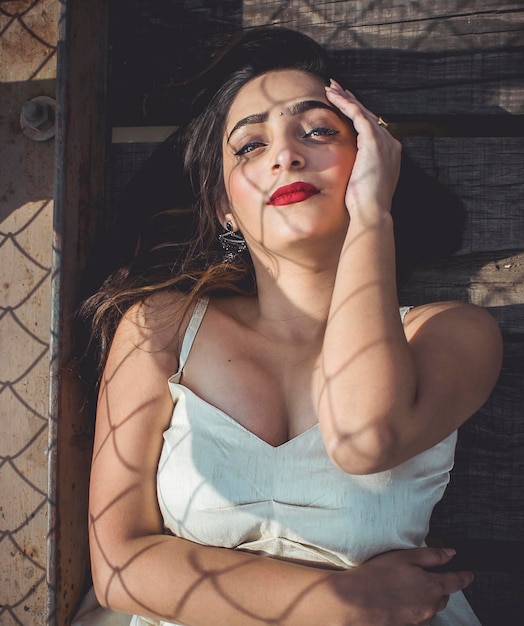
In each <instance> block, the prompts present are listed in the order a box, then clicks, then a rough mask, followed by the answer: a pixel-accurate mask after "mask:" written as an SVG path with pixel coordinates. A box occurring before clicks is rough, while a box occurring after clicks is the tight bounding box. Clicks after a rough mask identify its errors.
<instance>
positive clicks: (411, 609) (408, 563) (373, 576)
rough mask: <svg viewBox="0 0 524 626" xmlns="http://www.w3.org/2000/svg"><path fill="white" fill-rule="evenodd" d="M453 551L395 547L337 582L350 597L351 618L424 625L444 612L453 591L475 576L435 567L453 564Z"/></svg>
mask: <svg viewBox="0 0 524 626" xmlns="http://www.w3.org/2000/svg"><path fill="white" fill-rule="evenodd" d="M453 555H454V551H452V550H443V549H439V548H415V549H411V550H396V551H394V552H388V553H385V554H381V555H379V556H376V557H374V558H373V559H370V560H369V561H367V562H366V563H363V564H362V565H360V566H358V567H357V568H356V569H355V570H350V571H349V572H338V575H339V580H338V581H336V582H335V586H336V587H337V591H338V592H339V593H340V595H341V596H342V597H350V598H351V610H350V614H351V617H352V619H349V621H347V622H345V623H348V624H350V623H351V624H358V625H359V626H406V625H408V624H409V626H422V625H425V624H430V623H431V620H432V619H434V617H435V615H436V614H437V613H438V612H439V611H442V610H443V609H444V608H445V606H446V604H447V602H448V599H449V595H450V594H451V593H454V592H456V591H459V590H461V589H464V587H467V586H468V585H469V584H470V583H471V582H472V580H473V574H472V573H471V572H439V573H437V572H432V571H428V570H430V569H431V568H437V567H440V566H443V565H446V564H447V563H449V561H450V560H451V559H452V557H453Z"/></svg>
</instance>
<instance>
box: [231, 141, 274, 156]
mask: <svg viewBox="0 0 524 626" xmlns="http://www.w3.org/2000/svg"><path fill="white" fill-rule="evenodd" d="M265 145H266V144H265V143H262V142H261V141H249V142H248V143H246V144H244V145H243V146H242V147H241V148H240V149H239V150H237V151H236V152H235V156H244V155H246V154H249V153H250V152H253V150H256V149H257V148H260V147H261V146H265Z"/></svg>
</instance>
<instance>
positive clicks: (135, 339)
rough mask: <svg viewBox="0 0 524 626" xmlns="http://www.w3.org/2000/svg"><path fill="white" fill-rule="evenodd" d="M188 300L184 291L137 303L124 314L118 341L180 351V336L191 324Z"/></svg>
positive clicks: (160, 294)
mask: <svg viewBox="0 0 524 626" xmlns="http://www.w3.org/2000/svg"><path fill="white" fill-rule="evenodd" d="M186 300H187V298H186V296H185V295H184V294H181V293H178V292H164V293H159V294H155V295H152V296H150V297H148V298H146V299H145V300H144V301H142V302H139V303H137V304H134V305H133V306H131V307H130V308H129V309H128V310H127V311H126V312H125V314H124V315H123V316H122V319H121V321H120V323H119V325H118V328H117V331H116V334H115V339H114V342H117V343H119V342H122V341H123V342H125V343H128V342H131V343H132V344H134V345H135V346H136V347H141V348H143V349H149V350H152V351H174V352H177V349H178V346H179V343H180V335H181V333H182V332H183V331H184V330H185V326H186V325H187V322H186V317H187V305H186Z"/></svg>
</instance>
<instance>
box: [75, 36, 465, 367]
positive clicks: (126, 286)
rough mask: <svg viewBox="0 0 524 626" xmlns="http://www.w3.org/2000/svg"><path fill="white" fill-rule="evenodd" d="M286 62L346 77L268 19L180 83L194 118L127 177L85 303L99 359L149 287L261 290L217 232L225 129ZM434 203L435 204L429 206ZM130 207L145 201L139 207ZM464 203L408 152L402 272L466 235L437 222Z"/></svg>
mask: <svg viewBox="0 0 524 626" xmlns="http://www.w3.org/2000/svg"><path fill="white" fill-rule="evenodd" d="M281 69H298V70H301V71H304V72H308V73H310V74H312V75H314V76H316V77H318V78H320V79H321V80H322V81H323V82H325V84H327V83H328V82H329V78H331V77H333V78H338V74H337V72H336V71H335V69H334V68H333V67H332V65H331V63H330V60H329V57H328V55H327V53H326V51H325V50H324V49H323V48H322V47H321V46H319V45H318V44H317V43H316V42H315V41H313V40H312V39H311V38H309V37H308V36H306V35H304V34H302V33H299V32H297V31H293V30H290V29H286V28H277V27H263V28H255V29H251V30H247V31H244V32H242V33H241V34H240V35H239V36H237V37H236V38H234V39H233V40H232V41H231V42H228V43H227V45H225V46H224V48H223V49H222V50H221V51H220V53H219V54H218V56H217V57H216V59H215V60H214V61H213V62H212V64H211V65H210V66H209V67H208V68H207V69H206V70H205V71H203V72H202V73H201V74H200V75H198V76H196V77H195V78H193V79H192V80H191V81H188V82H186V83H184V84H178V85H175V86H174V87H173V89H174V90H178V91H179V92H184V93H185V98H186V100H187V101H189V102H190V103H191V104H190V107H189V110H188V114H187V119H186V120H185V123H184V124H183V125H182V127H181V128H180V129H179V130H178V131H177V132H176V133H175V134H174V135H173V136H172V137H171V138H170V139H169V140H168V141H166V142H165V143H164V144H163V145H162V146H161V147H160V148H159V150H158V151H157V153H156V154H155V155H153V157H152V159H151V160H150V162H149V163H148V164H147V165H146V166H145V168H144V169H143V170H142V171H141V172H140V173H139V175H138V176H137V177H136V178H135V180H134V181H133V182H132V184H131V185H130V186H129V189H128V193H127V194H125V196H124V199H123V202H122V205H123V206H124V211H125V212H124V214H123V215H124V219H123V220H121V221H120V222H119V223H117V226H116V229H115V230H116V231H117V232H118V238H117V239H116V241H118V242H119V243H120V244H122V242H123V245H115V239H112V240H111V242H110V244H109V245H108V246H107V248H108V249H109V250H110V251H111V256H112V262H111V261H110V260H108V261H107V263H106V267H105V271H106V272H108V269H112V270H113V271H112V273H110V275H109V277H108V278H107V279H106V280H105V281H104V283H103V284H102V287H100V288H99V289H98V290H97V291H96V293H95V294H94V295H92V296H91V297H90V298H88V299H87V300H86V301H85V302H84V304H83V306H82V308H81V315H82V316H83V317H84V318H87V319H90V320H91V321H92V328H93V337H94V338H96V339H97V340H98V341H97V343H98V345H99V359H98V362H99V365H100V368H102V367H103V365H104V363H105V359H106V357H107V353H108V350H109V346H110V343H111V340H112V337H113V334H114V332H115V329H116V326H117V325H118V322H119V321H120V318H121V317H122V315H123V314H124V312H125V311H126V310H127V309H128V308H129V307H130V306H132V305H133V304H135V303H137V302H140V301H143V300H144V299H145V298H147V297H148V296H150V295H151V294H154V293H158V292H160V291H166V290H177V291H179V292H183V293H185V294H187V297H186V298H185V300H184V302H185V307H187V308H189V307H190V306H191V305H192V303H193V302H194V301H195V299H196V298H198V297H201V296H203V295H205V294H209V295H216V294H221V295H223V294H231V293H238V292H241V293H244V294H247V293H255V292H256V283H255V277H254V271H253V266H252V263H251V259H250V256H249V252H248V251H246V252H244V253H242V254H241V255H238V256H237V258H236V259H235V260H234V261H233V262H231V261H228V262H225V261H224V258H223V253H222V251H221V248H220V245H219V244H218V240H217V237H218V234H219V232H221V229H222V227H221V225H220V223H219V221H218V218H217V207H219V206H220V205H221V203H223V202H224V201H225V195H226V192H225V186H224V180H223V172H222V138H223V136H224V132H225V124H226V118H227V114H228V111H229V108H230V106H231V103H232V102H233V100H234V98H235V96H236V95H237V93H238V92H239V90H240V89H241V88H242V87H243V86H244V85H245V84H246V83H247V82H249V81H250V80H252V79H253V78H255V77H257V76H260V75H261V74H264V73H266V72H269V71H273V70H281ZM188 91H189V92H191V93H192V96H191V97H187V92H188ZM152 205H153V206H154V210H153V211H151V209H150V207H151V206H152ZM430 205H431V206H432V207H433V209H434V210H431V211H429V212H428V210H427V209H428V207H429V208H431V207H430ZM132 206H134V207H135V208H137V209H138V210H137V211H136V212H135V213H133V212H132V211H130V207H132ZM459 209H461V205H460V203H459V201H458V200H457V198H455V197H454V196H452V195H451V194H450V193H449V192H447V191H446V190H445V189H444V188H443V187H441V186H440V185H438V183H436V181H435V180H434V179H432V178H431V177H430V176H427V175H425V174H423V173H422V172H421V171H420V170H419V169H418V168H417V167H416V166H415V165H414V163H413V162H412V161H411V160H410V159H409V158H404V159H403V163H402V167H401V176H400V181H399V185H398V188H397V192H396V194H395V197H394V199H393V210H392V212H393V215H394V219H395V227H396V239H397V243H398V246H397V257H398V269H399V273H400V275H405V274H407V272H408V271H409V269H410V268H411V266H412V265H413V263H414V262H415V261H417V260H420V259H423V258H431V257H432V256H435V253H436V252H437V251H436V249H435V243H434V242H435V241H437V242H438V243H437V246H436V247H437V248H438V252H437V254H438V253H448V252H450V251H451V250H453V249H455V248H456V247H457V246H458V243H459V241H460V239H457V236H455V239H454V240H451V239H450V236H449V235H450V231H449V229H448V230H447V231H446V233H447V237H445V238H444V240H445V241H447V244H446V246H445V248H443V247H442V245H441V244H442V241H443V239H442V238H440V237H438V236H437V237H436V238H435V227H436V226H438V225H441V226H442V227H443V228H446V227H445V226H443V225H445V224H446V223H447V222H446V218H445V215H448V216H451V215H453V219H454V220H455V221H456V219H457V216H459V215H463V211H461V210H459ZM436 213H438V215H439V217H438V219H436V220H435V223H431V225H430V227H429V230H428V237H424V236H423V234H422V233H423V231H424V228H425V224H426V223H427V219H428V215H435V214H436ZM133 215H137V216H139V217H135V218H133V217H132V216H133ZM151 215H152V217H151ZM448 222H449V220H448ZM426 230H427V228H426ZM454 232H458V230H457V229H456V228H455V229H454ZM430 242H433V243H430ZM428 244H429V245H428ZM111 263H112V266H113V267H112V268H111Z"/></svg>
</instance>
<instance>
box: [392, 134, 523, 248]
mask: <svg viewBox="0 0 524 626" xmlns="http://www.w3.org/2000/svg"><path fill="white" fill-rule="evenodd" d="M404 145H405V147H406V152H407V153H409V154H410V155H411V156H412V157H413V158H414V159H415V160H416V162H417V163H418V164H419V165H420V166H421V167H422V168H423V169H424V170H425V171H427V172H429V173H431V174H432V175H434V176H436V177H437V178H438V179H439V180H441V181H442V182H443V183H444V184H445V185H447V186H448V187H449V188H450V189H451V190H452V191H453V192H454V193H456V194H457V195H458V196H459V197H461V198H462V199H463V201H464V203H465V206H466V210H467V222H466V229H465V231H464V237H463V244H462V247H461V250H460V252H461V253H462V254H468V253H472V252H486V251H492V252H496V253H497V254H498V251H506V250H515V251H520V250H524V210H523V205H524V176H523V172H524V140H523V139H521V138H511V137H504V138H484V137H478V138H451V139H445V138H435V139H432V138H428V139H407V140H405V141H404ZM421 210H423V207H421ZM497 254H494V257H493V258H494V259H496V258H497ZM503 256H505V254H504V255H503ZM499 258H501V257H499ZM502 258H503V257H502Z"/></svg>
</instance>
